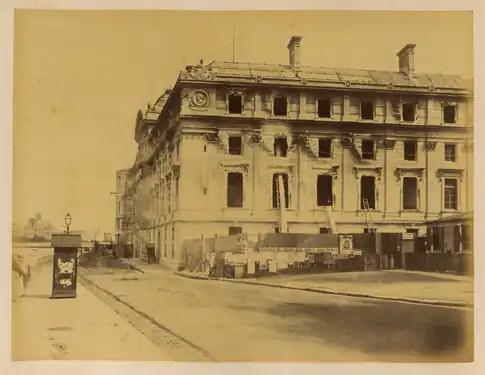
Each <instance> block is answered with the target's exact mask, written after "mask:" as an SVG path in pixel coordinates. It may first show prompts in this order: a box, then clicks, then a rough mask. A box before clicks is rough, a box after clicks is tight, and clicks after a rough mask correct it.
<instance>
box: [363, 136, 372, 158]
mask: <svg viewBox="0 0 485 375" xmlns="http://www.w3.org/2000/svg"><path fill="white" fill-rule="evenodd" d="M362 159H368V160H372V159H374V141H371V140H363V141H362Z"/></svg>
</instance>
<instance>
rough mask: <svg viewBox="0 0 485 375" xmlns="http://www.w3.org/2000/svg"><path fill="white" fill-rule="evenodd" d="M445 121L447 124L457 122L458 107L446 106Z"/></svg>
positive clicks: (444, 110) (444, 111)
mask: <svg viewBox="0 0 485 375" xmlns="http://www.w3.org/2000/svg"><path fill="white" fill-rule="evenodd" d="M443 120H444V122H445V123H446V124H454V123H455V122H456V107H455V106H454V105H445V106H444V107H443Z"/></svg>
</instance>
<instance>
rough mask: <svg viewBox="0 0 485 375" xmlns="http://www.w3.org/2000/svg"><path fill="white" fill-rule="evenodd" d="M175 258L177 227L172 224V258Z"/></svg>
mask: <svg viewBox="0 0 485 375" xmlns="http://www.w3.org/2000/svg"><path fill="white" fill-rule="evenodd" d="M173 258H175V228H174V227H173V226H172V259H173Z"/></svg>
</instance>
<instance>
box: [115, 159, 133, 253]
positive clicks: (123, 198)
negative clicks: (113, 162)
mask: <svg viewBox="0 0 485 375" xmlns="http://www.w3.org/2000/svg"><path fill="white" fill-rule="evenodd" d="M128 172H129V170H127V169H121V170H119V171H116V223H115V228H116V231H115V242H116V243H120V244H122V245H128V246H131V245H133V223H134V206H133V204H132V202H133V199H132V198H131V197H130V196H129V195H128V194H127V177H128Z"/></svg>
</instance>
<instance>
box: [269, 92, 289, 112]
mask: <svg viewBox="0 0 485 375" xmlns="http://www.w3.org/2000/svg"><path fill="white" fill-rule="evenodd" d="M273 115H275V116H287V115H288V100H287V99H286V98H285V97H284V96H276V97H275V98H274V102H273Z"/></svg>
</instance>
